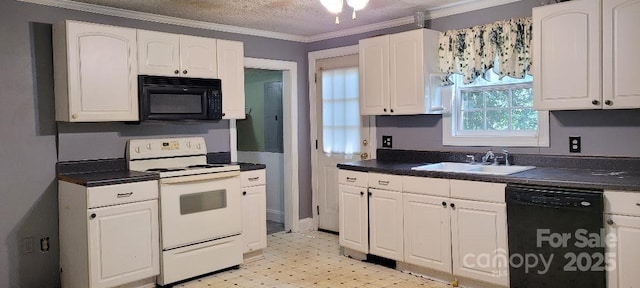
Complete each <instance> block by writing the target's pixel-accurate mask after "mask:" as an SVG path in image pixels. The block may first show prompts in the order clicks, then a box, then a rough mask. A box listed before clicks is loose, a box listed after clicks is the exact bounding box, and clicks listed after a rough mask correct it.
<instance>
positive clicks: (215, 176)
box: [160, 171, 240, 185]
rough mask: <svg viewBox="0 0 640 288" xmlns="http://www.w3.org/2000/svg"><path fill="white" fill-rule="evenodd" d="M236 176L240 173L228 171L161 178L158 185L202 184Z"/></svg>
mask: <svg viewBox="0 0 640 288" xmlns="http://www.w3.org/2000/svg"><path fill="white" fill-rule="evenodd" d="M236 176H240V171H229V172H219V173H209V174H199V175H189V176H180V177H172V178H163V179H160V184H169V185H171V184H182V183H188V182H202V181H210V180H219V179H226V178H232V177H236Z"/></svg>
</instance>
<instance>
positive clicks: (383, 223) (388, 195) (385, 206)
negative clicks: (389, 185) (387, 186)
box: [369, 188, 404, 261]
mask: <svg viewBox="0 0 640 288" xmlns="http://www.w3.org/2000/svg"><path fill="white" fill-rule="evenodd" d="M402 223H403V219H402V193H401V192H400V191H389V190H381V189H373V188H369V237H370V238H369V241H370V242H369V253H371V254H373V255H378V256H382V257H385V258H389V259H393V260H397V261H402V260H403V256H404V252H403V249H404V242H403V238H404V237H403V234H404V233H403V229H402Z"/></svg>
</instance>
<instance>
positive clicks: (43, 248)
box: [40, 237, 49, 253]
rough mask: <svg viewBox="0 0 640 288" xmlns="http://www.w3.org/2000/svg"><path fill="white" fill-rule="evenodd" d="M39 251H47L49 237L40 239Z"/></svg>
mask: <svg viewBox="0 0 640 288" xmlns="http://www.w3.org/2000/svg"><path fill="white" fill-rule="evenodd" d="M40 251H41V252H43V253H44V252H48V251H49V237H44V238H42V239H40Z"/></svg>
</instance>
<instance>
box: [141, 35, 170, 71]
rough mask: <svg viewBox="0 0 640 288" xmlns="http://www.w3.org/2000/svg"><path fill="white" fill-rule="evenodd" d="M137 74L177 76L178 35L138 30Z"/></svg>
mask: <svg viewBox="0 0 640 288" xmlns="http://www.w3.org/2000/svg"><path fill="white" fill-rule="evenodd" d="M138 74H140V75H159V76H178V75H179V74H180V35H176V34H170V33H162V32H155V31H147V30H138Z"/></svg>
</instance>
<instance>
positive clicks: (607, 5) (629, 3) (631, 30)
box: [602, 0, 640, 109]
mask: <svg viewBox="0 0 640 288" xmlns="http://www.w3.org/2000/svg"><path fill="white" fill-rule="evenodd" d="M602 5H603V7H602V41H603V42H602V43H603V45H602V69H603V73H602V76H603V81H602V95H603V100H604V105H603V107H604V108H605V109H618V108H638V107H640V81H639V79H640V72H638V67H640V57H638V51H639V50H640V33H638V27H640V0H605V1H602Z"/></svg>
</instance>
